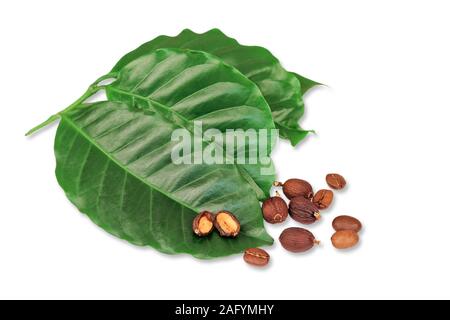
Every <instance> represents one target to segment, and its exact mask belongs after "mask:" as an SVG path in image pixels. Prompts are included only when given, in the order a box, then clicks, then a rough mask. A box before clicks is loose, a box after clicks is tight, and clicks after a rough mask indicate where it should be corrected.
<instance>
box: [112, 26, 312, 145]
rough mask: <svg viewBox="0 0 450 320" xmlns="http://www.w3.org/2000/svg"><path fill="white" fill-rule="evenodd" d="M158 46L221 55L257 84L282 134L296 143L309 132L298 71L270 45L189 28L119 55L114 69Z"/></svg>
mask: <svg viewBox="0 0 450 320" xmlns="http://www.w3.org/2000/svg"><path fill="white" fill-rule="evenodd" d="M158 48H188V49H194V50H201V51H205V52H209V53H211V54H214V55H216V56H218V57H220V58H221V59H223V60H224V61H225V62H226V63H228V64H230V65H232V66H234V67H235V68H237V69H238V70H239V71H241V72H242V73H243V74H244V75H245V76H247V77H248V78H249V79H250V80H252V81H253V82H254V83H256V84H257V85H258V87H259V89H260V90H261V92H262V94H263V95H264V97H265V99H266V100H267V102H268V104H269V105H270V108H271V109H272V113H273V119H274V122H275V125H276V126H277V128H278V129H279V130H280V136H281V137H282V138H285V139H289V140H290V141H291V144H292V145H294V146H295V145H296V144H297V143H298V142H299V141H300V140H302V139H303V138H304V137H305V136H306V135H307V134H308V132H310V131H308V130H303V129H302V128H301V127H300V126H299V124H298V121H299V119H300V118H301V117H302V115H303V112H304V104H303V99H302V88H301V85H300V82H299V79H297V75H296V74H293V73H290V72H288V71H286V70H285V69H284V68H283V67H282V66H281V64H280V62H279V61H278V59H277V58H275V57H274V56H273V55H272V54H271V53H270V52H269V51H268V50H267V49H265V48H263V47H257V46H244V45H241V44H239V43H238V42H237V41H236V40H235V39H233V38H229V37H227V36H226V35H225V34H224V33H222V32H221V31H220V30H218V29H212V30H210V31H208V32H205V33H203V34H197V33H195V32H192V31H191V30H189V29H186V30H183V31H182V32H181V33H180V34H179V35H177V36H175V37H169V36H159V37H157V38H155V39H153V40H151V41H149V42H147V43H145V44H143V45H142V46H140V47H139V48H137V49H136V50H133V51H131V52H130V53H128V54H126V55H125V56H124V57H123V58H122V59H120V60H119V62H118V63H117V64H116V66H115V67H114V68H113V70H112V71H113V72H117V71H119V70H121V69H122V68H123V67H124V66H125V65H128V64H130V63H132V62H133V61H134V60H136V59H137V58H139V57H141V56H142V55H145V54H148V53H149V52H151V51H153V50H155V49H158ZM303 79H304V80H303ZM306 80H309V79H306V78H301V80H300V81H303V82H304V85H305V88H307V87H308V86H310V84H311V82H310V80H309V81H306ZM303 82H302V83H303ZM306 90H307V89H303V91H306Z"/></svg>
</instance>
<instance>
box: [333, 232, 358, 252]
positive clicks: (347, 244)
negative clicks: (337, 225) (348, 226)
mask: <svg viewBox="0 0 450 320" xmlns="http://www.w3.org/2000/svg"><path fill="white" fill-rule="evenodd" d="M358 241H359V236H358V234H357V233H356V232H355V231H352V230H341V231H336V232H335V233H334V234H333V236H332V237H331V243H333V246H334V247H335V248H336V249H348V248H351V247H353V246H355V245H356V244H357V243H358Z"/></svg>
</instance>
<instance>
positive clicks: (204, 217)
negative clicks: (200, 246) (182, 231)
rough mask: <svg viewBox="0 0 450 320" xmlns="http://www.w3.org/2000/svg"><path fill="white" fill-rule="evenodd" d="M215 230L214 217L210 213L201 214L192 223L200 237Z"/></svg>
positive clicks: (193, 228)
mask: <svg viewBox="0 0 450 320" xmlns="http://www.w3.org/2000/svg"><path fill="white" fill-rule="evenodd" d="M213 229H214V215H213V214H212V213H211V212H209V211H203V212H200V213H199V214H198V215H197V216H196V217H195V218H194V220H193V221H192V230H193V231H194V233H195V234H196V235H198V236H199V237H204V236H207V235H208V234H210V233H211V232H212V231H213Z"/></svg>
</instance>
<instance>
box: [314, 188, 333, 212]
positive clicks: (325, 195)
mask: <svg viewBox="0 0 450 320" xmlns="http://www.w3.org/2000/svg"><path fill="white" fill-rule="evenodd" d="M331 202H333V191H331V190H326V189H322V190H319V191H317V192H316V194H315V195H314V197H313V203H314V204H315V205H316V206H317V207H318V208H319V209H321V210H323V209H326V208H328V207H329V206H330V205H331Z"/></svg>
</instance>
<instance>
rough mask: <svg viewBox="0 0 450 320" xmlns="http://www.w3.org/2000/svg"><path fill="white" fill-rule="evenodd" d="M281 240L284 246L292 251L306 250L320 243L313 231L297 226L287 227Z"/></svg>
mask: <svg viewBox="0 0 450 320" xmlns="http://www.w3.org/2000/svg"><path fill="white" fill-rule="evenodd" d="M279 240H280V243H281V245H282V246H283V248H285V249H286V250H288V251H291V252H305V251H308V250H309V249H311V248H312V247H314V245H315V244H319V243H320V241H317V240H316V238H315V237H314V235H313V234H312V233H311V232H309V231H308V230H306V229H303V228H296V227H293V228H287V229H285V230H284V231H283V232H282V233H281V235H280V238H279Z"/></svg>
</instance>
